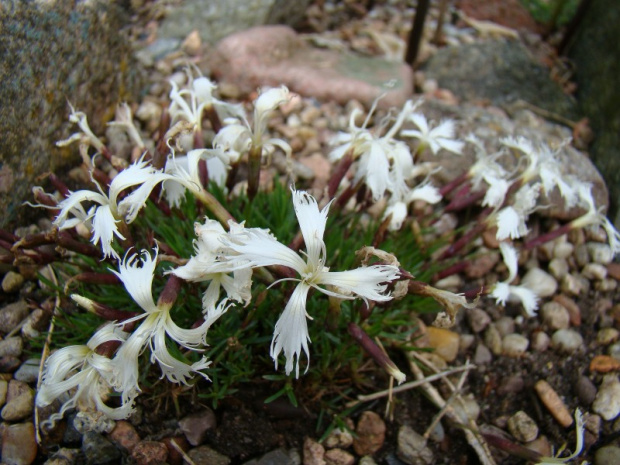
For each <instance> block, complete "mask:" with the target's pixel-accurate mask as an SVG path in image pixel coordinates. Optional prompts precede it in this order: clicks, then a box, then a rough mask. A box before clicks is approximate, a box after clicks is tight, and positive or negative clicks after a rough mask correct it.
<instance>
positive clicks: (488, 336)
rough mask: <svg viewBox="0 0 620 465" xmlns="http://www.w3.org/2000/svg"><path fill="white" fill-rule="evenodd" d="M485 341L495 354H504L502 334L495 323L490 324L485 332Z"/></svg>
mask: <svg viewBox="0 0 620 465" xmlns="http://www.w3.org/2000/svg"><path fill="white" fill-rule="evenodd" d="M484 343H485V345H486V346H487V347H488V348H489V350H490V351H491V353H492V354H493V355H501V354H502V335H501V334H500V333H499V331H498V330H497V327H496V326H495V325H494V324H490V325H489V326H488V328H487V329H486V331H485V332H484Z"/></svg>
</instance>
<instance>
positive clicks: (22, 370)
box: [13, 358, 41, 384]
mask: <svg viewBox="0 0 620 465" xmlns="http://www.w3.org/2000/svg"><path fill="white" fill-rule="evenodd" d="M40 365H41V360H39V359H38V358H31V359H28V360H26V361H25V362H24V363H22V366H20V367H19V369H18V370H17V371H16V372H15V374H14V375H13V377H14V378H15V379H17V380H19V381H23V382H24V383H29V384H30V383H35V382H36V381H37V380H38V379H39V367H40Z"/></svg>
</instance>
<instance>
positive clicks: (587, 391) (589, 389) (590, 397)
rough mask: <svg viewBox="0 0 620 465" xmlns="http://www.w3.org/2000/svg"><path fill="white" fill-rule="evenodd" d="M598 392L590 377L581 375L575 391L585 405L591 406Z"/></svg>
mask: <svg viewBox="0 0 620 465" xmlns="http://www.w3.org/2000/svg"><path fill="white" fill-rule="evenodd" d="M596 392H597V391H596V386H595V385H594V383H593V382H592V381H590V378H588V377H587V376H580V377H579V379H578V380H577V383H576V384H575V393H576V394H577V397H579V400H580V401H581V402H582V403H583V405H585V406H586V407H589V406H590V404H592V402H594V399H595V398H596Z"/></svg>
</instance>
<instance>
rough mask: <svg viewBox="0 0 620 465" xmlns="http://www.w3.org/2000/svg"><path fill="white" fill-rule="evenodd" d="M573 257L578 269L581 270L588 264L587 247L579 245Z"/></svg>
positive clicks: (588, 254)
mask: <svg viewBox="0 0 620 465" xmlns="http://www.w3.org/2000/svg"><path fill="white" fill-rule="evenodd" d="M573 256H574V257H575V261H576V262H577V265H579V267H580V268H583V267H584V266H586V265H587V264H588V263H590V253H589V252H588V247H587V246H586V245H585V244H579V245H578V246H577V247H575V253H574V254H573Z"/></svg>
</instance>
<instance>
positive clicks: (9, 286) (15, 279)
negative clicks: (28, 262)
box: [2, 271, 24, 293]
mask: <svg viewBox="0 0 620 465" xmlns="http://www.w3.org/2000/svg"><path fill="white" fill-rule="evenodd" d="M22 284H24V277H23V276H22V275H21V274H19V273H16V272H15V271H9V272H8V273H7V274H5V275H4V278H2V290H3V291H4V292H8V293H13V292H17V291H19V290H20V289H21V287H22Z"/></svg>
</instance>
